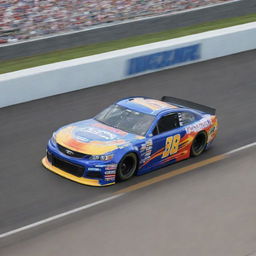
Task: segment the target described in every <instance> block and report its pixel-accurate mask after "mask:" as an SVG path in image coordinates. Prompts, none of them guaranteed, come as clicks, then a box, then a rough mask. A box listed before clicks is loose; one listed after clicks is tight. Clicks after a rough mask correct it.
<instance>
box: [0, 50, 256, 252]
mask: <svg viewBox="0 0 256 256" xmlns="http://www.w3.org/2000/svg"><path fill="white" fill-rule="evenodd" d="M255 81H256V51H250V52H245V53H240V54H236V55H232V56H228V57H224V58H219V59H215V60H212V61H207V62H204V63H198V64H193V65H188V66H185V67H180V68H176V69H171V70H166V71H162V72H157V73H154V74H149V75H145V76H141V77H137V78H132V79H129V80H125V81H120V82H115V83H111V84H108V85H104V86H98V87H94V88H89V89H84V90H80V91H76V92H71V93H66V94H63V95H58V96H53V97H49V98H45V99H41V100H36V101H33V102H29V103H24V104H19V105H16V106H11V107H6V108H2V109H0V120H1V126H0V134H1V154H0V163H1V172H0V189H1V193H0V234H1V233H4V232H7V231H10V230H13V229H16V228H19V227H22V226H24V225H28V224H31V223H34V222H36V221H39V220H42V219H45V218H47V217H51V216H53V215H56V214H59V213H62V212H65V211H67V210H71V209H73V208H76V207H79V206H81V205H85V204H88V203H92V202H95V201H97V200H100V199H102V198H106V197H108V196H111V195H113V194H114V193H115V192H117V191H119V190H121V189H123V188H126V187H128V186H131V185H133V184H137V183H140V182H142V181H146V180H148V179H150V178H152V177H156V176H158V175H161V174H164V173H168V172H171V171H173V170H176V169H179V168H181V167H184V166H189V165H191V164H193V163H197V162H200V161H202V160H205V159H208V158H210V157H213V156H216V155H219V154H222V153H225V152H227V151H230V150H232V149H235V148H238V147H241V146H243V145H246V144H249V143H252V142H255V141H256V135H255V130H256V118H255V109H256V100H255V98H256V97H255V96H256V87H255V86H256V85H255ZM135 95H145V96H150V97H153V98H156V99H159V98H161V97H162V96H163V95H170V96H174V97H180V98H184V99H188V100H192V101H195V102H198V103H202V104H206V105H209V106H212V107H215V108H216V109H217V115H218V117H219V134H218V137H217V139H216V141H215V143H214V144H213V147H212V148H211V149H210V150H209V151H208V152H206V153H204V154H203V155H202V156H200V157H198V158H193V159H189V160H186V161H183V162H180V163H177V164H173V165H171V166H168V167H166V168H162V169H160V170H158V171H154V172H152V173H150V174H147V175H143V176H140V177H134V178H133V179H132V180H130V181H127V182H124V183H119V184H116V185H114V186H111V187H106V188H95V187H89V186H83V185H80V184H77V183H74V182H71V181H69V180H67V179H64V178H62V177H59V176H57V175H55V174H53V173H51V172H49V171H47V170H46V169H44V167H42V166H41V163H40V161H41V158H42V157H43V156H44V155H45V146H46V143H47V140H48V139H49V138H50V137H51V134H52V132H53V131H54V130H56V129H57V128H58V127H60V126H63V125H64V124H67V123H70V122H74V121H77V120H82V119H87V118H90V117H92V116H93V115H95V114H96V113H97V112H99V111H100V110H101V109H103V108H105V107H106V106H108V105H109V104H111V103H112V102H114V101H115V100H118V99H120V98H122V97H127V96H135ZM254 163H255V148H253V149H248V150H247V151H245V152H243V153H241V154H238V155H237V156H233V157H231V158H230V159H226V160H223V161H220V162H218V163H215V164H212V165H209V166H206V167H204V168H199V169H198V170H194V171H191V172H189V173H186V174H183V175H180V176H177V177H175V178H173V179H169V180H167V181H164V182H160V183H158V184H157V185H156V184H155V185H152V186H149V187H148V188H144V189H141V190H138V191H136V192H132V193H130V194H128V195H126V196H125V197H123V198H121V199H117V200H116V201H115V202H111V203H106V204H105V205H102V206H101V207H95V208H93V209H90V210H89V211H88V212H87V215H88V216H87V215H86V214H82V213H81V214H79V215H78V216H77V215H76V216H73V217H69V218H67V219H65V220H62V221H57V222H54V223H52V224H51V225H47V227H42V228H41V229H40V228H37V229H34V230H31V231H30V234H27V236H25V235H24V234H20V236H18V237H16V238H15V239H13V238H11V237H10V238H8V239H7V240H8V241H7V243H8V244H9V246H12V245H13V244H16V246H17V240H22V239H23V242H21V245H20V247H14V249H13V248H12V247H10V248H7V249H6V248H5V249H3V254H1V255H5V253H6V255H15V252H18V253H19V254H17V255H30V254H31V255H33V253H32V251H23V249H24V248H25V249H26V248H30V250H33V246H32V244H35V246H39V245H40V244H41V242H39V241H40V237H41V236H43V241H44V243H42V244H41V245H44V248H45V250H46V248H48V249H49V248H52V247H51V246H52V245H50V242H49V241H48V242H47V240H46V237H48V235H49V238H50V237H51V236H54V235H55V236H57V233H58V231H61V230H62V232H60V235H62V236H63V237H62V239H63V240H62V243H63V246H62V250H63V251H58V250H57V249H56V248H55V249H56V251H55V253H52V252H51V251H47V252H46V251H45V253H42V255H75V251H73V253H72V250H75V249H74V248H73V249H71V251H70V250H68V249H67V248H66V247H65V243H64V241H65V239H67V240H68V239H69V243H71V241H72V237H68V230H69V228H70V230H77V229H79V227H81V225H82V224H81V223H80V224H81V225H80V224H79V222H78V220H79V221H84V222H86V220H88V223H87V224H86V225H87V226H86V232H87V235H85V238H86V237H87V239H88V240H87V241H88V244H86V240H85V241H84V244H83V246H84V248H80V249H81V251H83V250H84V252H85V251H86V249H85V248H86V246H87V252H88V254H86V255H99V253H104V252H106V254H105V255H120V254H118V252H120V251H119V249H120V250H122V248H125V252H126V253H123V254H121V255H142V252H143V250H142V247H143V248H144V247H145V248H146V246H149V248H150V244H151V246H152V245H153V244H152V243H153V242H152V241H158V240H159V241H160V242H159V243H160V244H157V245H155V247H154V248H155V251H154V250H152V251H151V252H152V254H150V252H149V251H147V250H145V252H146V254H148V255H157V254H156V252H157V251H158V252H161V253H160V254H159V255H168V253H171V252H173V253H174V254H169V255H242V256H245V255H249V253H252V252H253V250H256V231H255V230H256V224H255V216H256V200H255V192H256V189H255V187H256V186H255V171H256V168H255V164H254ZM253 168H254V169H253ZM241 182H242V184H243V186H239V184H241ZM201 186H202V187H201ZM200 187H201V188H202V189H200ZM203 188H204V189H205V190H204V189H203ZM207 188H209V189H210V191H211V194H210V195H209V193H207ZM184 189H185V190H184ZM154 191H155V192H154ZM184 191H185V192H184ZM183 193H185V194H183ZM164 195H166V196H164ZM167 195H168V197H167ZM178 199H180V200H178ZM183 200H184V202H186V205H187V207H185V206H184V205H183V206H182V203H181V202H183ZM198 200H199V201H200V202H199V201H198ZM169 203H170V204H169ZM188 205H190V207H188ZM227 205H229V206H230V208H225V207H227ZM142 208H143V209H142ZM129 209H132V210H131V211H129ZM136 209H137V210H138V211H139V212H140V213H141V214H139V213H138V212H136ZM154 209H158V211H156V210H154ZM161 209H162V214H163V215H162V216H161ZM221 209H224V210H225V211H224V213H225V218H221V216H222V215H221V214H218V212H220V211H221ZM168 210H169V211H170V214H169V215H168V214H166V213H167V212H168ZM214 210H216V214H215V213H214ZM179 211H181V212H179ZM142 213H143V214H142ZM149 213H150V214H149ZM224 213H223V214H224ZM152 214H153V215H152ZM147 216H149V217H148V222H145V218H146V220H147ZM168 216H169V217H170V221H171V222H173V225H174V226H173V227H174V229H173V233H172V231H171V230H172V228H171V226H170V224H167V222H168ZM200 216H201V217H202V216H203V217H202V218H200ZM207 216H209V219H208V217H207ZM115 217H116V219H115ZM183 217H184V218H183ZM206 217H207V220H208V221H206V219H204V218H206ZM229 217H230V218H231V220H232V221H229V220H230V219H229ZM115 220H116V225H115ZM140 220H142V222H140ZM163 221H166V225H164V223H163ZM89 222H91V224H89ZM97 223H99V226H97ZM106 223H108V229H104V230H103V231H101V230H100V228H99V227H100V226H101V227H104V225H105V224H106ZM129 223H133V225H132V226H131V227H133V228H134V229H135V230H134V234H133V235H132V234H131V233H129V232H132V229H131V227H130V228H128V226H129ZM140 223H142V224H140ZM156 223H159V230H158V229H157V225H156ZM209 223H210V224H209ZM92 224H94V225H92ZM135 224H136V226H135ZM72 225H76V227H70V226H72ZM122 225H124V227H126V228H122ZM136 227H137V228H138V230H137V229H136ZM160 227H161V229H160ZM164 227H166V228H167V229H168V231H166V232H167V233H165V234H169V235H170V241H169V242H168V237H166V236H165V235H162V236H163V237H162V238H161V234H162V233H161V232H164ZM202 227H205V228H204V229H203V231H204V232H203V233H200V234H199V233H195V234H194V233H193V232H192V231H193V230H197V229H198V230H201V229H202ZM221 227H223V228H224V227H225V228H224V231H223V232H220V230H218V228H219V229H221ZM53 230H54V231H53ZM107 231H109V232H107ZM218 231H219V233H218ZM65 232H67V235H66V237H65V234H66V233H65ZM79 232H81V230H80V231H77V234H80V233H79ZM84 232H85V230H84ZM111 232H113V234H114V235H115V236H116V237H113V234H112V235H111ZM127 232H128V233H127ZM136 232H138V235H139V236H140V238H139V237H138V241H137V239H135V240H136V241H135V244H134V247H132V246H128V244H129V243H131V241H130V239H131V238H132V237H134V236H136ZM143 232H144V236H143ZM150 232H152V233H150ZM215 232H217V234H220V236H217V235H216V233H215ZM236 232H238V233H236ZM239 232H242V233H239ZM39 234H40V235H39ZM127 234H129V235H127ZM149 234H151V235H149ZM154 234H155V236H154ZM239 234H240V235H239ZM90 235H92V237H90ZM31 236H33V237H35V238H34V239H35V241H34V242H35V243H34V242H33V243H32V242H30V243H29V242H26V239H31ZM122 236H123V239H124V240H122V239H121V238H122ZM141 236H142V237H141ZM172 236H173V238H171V237H172ZM200 236H202V237H201V238H202V239H201V238H200ZM241 237H243V239H244V240H241ZM80 238H81V236H80ZM89 238H90V239H89ZM92 238H95V240H94V244H93V241H92ZM146 238H148V239H146ZM36 239H38V241H37V242H38V243H36ZM54 239H57V240H56V241H58V239H61V238H60V236H59V237H58V238H56V237H55V238H54ZM76 239H77V240H76V242H75V241H73V242H74V243H71V244H73V245H74V246H75V245H76V246H75V247H76V248H77V251H76V254H77V255H80V253H79V244H80V245H81V243H82V241H81V239H80V240H79V238H76ZM111 239H112V240H111ZM113 239H117V241H119V243H114V242H113V241H114V240H113ZM125 239H127V240H125ZM139 239H140V240H139ZM200 239H201V240H200ZM213 239H214V241H217V240H218V239H219V240H218V241H219V244H218V243H216V244H215V243H211V242H210V241H213ZM78 241H80V243H78ZM109 241H112V242H109ZM125 241H126V243H125ZM139 241H141V243H139ZM206 241H208V244H207V242H206ZM5 242H6V239H5ZM121 242H123V247H122V246H121V244H122V243H121ZM201 242H204V244H203V245H202V246H201V245H200V243H201ZM239 242H240V244H239ZM24 243H25V244H26V243H28V244H27V246H25V245H24ZM57 243H58V242H57ZM161 243H162V244H161ZM163 243H164V244H163ZM22 244H23V245H22ZM100 244H104V246H103V247H101V246H100ZM147 244H148V245H147ZM108 245H109V246H110V247H111V248H115V249H114V250H110V247H109V248H108ZM199 245H200V246H199ZM208 245H209V246H208ZM214 245H216V246H217V247H216V249H218V250H219V251H218V250H217V251H214ZM253 245H254V247H255V248H253ZM47 246H48V247H47ZM115 246H116V247H115ZM157 246H159V248H158V247H157ZM232 246H233V248H232ZM236 246H237V248H240V251H239V250H234V248H236ZM15 248H16V249H15ZM35 248H37V251H36V252H37V254H34V255H41V254H38V252H39V251H38V250H39V248H38V247H35ZM35 248H34V249H35ZM65 248H66V249H65ZM69 248H71V247H69ZM93 248H97V250H96V251H95V254H94V253H93V250H94V249H93ZM100 248H101V249H102V250H100ZM129 248H133V250H132V251H131V253H129ZM136 248H137V250H136ZM179 248H183V249H184V248H185V249H184V250H183V251H179ZM189 248H190V249H189ZM197 248H198V250H199V249H200V248H203V249H202V251H201V253H200V251H197V250H196V249H197ZM9 249H10V251H9ZM157 249H158V250H157ZM193 249H194V251H193ZM221 249H223V250H221ZM15 250H16V251H15ZM186 250H187V251H186ZM229 250H230V251H229ZM0 252H1V249H0ZM65 252H66V254H65ZM96 252H97V253H96ZM136 252H137V254H136ZM191 252H194V253H195V254H194V253H191ZM206 252H211V253H209V254H207V253H206ZM215 252H218V253H215ZM222 252H223V253H222ZM51 253H52V254H51ZM190 253H191V254H190ZM81 255H85V254H82V252H81Z"/></svg>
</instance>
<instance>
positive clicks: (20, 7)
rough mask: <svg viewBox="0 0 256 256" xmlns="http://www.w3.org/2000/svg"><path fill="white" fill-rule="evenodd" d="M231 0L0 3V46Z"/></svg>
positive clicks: (3, 0)
mask: <svg viewBox="0 0 256 256" xmlns="http://www.w3.org/2000/svg"><path fill="white" fill-rule="evenodd" d="M227 1H230V0H65V1H63V0H0V43H8V42H16V41H19V40H24V39H29V38H35V37H38V36H45V35H51V34H54V33H60V32H68V31H78V30H81V29H84V28H87V27H89V26H92V25H98V24H104V23H109V22H114V21H122V20H129V19H133V18H137V17H144V16H152V15H159V14H165V13H171V12H175V11H181V10H186V9H191V8H196V7H200V6H205V5H209V4H215V3H220V2H227Z"/></svg>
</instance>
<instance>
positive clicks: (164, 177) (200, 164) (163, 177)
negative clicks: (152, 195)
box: [114, 154, 227, 194]
mask: <svg viewBox="0 0 256 256" xmlns="http://www.w3.org/2000/svg"><path fill="white" fill-rule="evenodd" d="M225 158H227V155H225V154H222V155H218V156H215V157H211V158H209V159H206V160H203V161H201V162H198V163H194V164H191V165H189V166H185V167H183V168H180V169H177V170H174V171H171V172H169V173H166V174H163V175H160V176H157V177H154V178H152V179H149V180H146V181H143V182H140V183H138V184H135V185H132V186H129V187H127V188H124V189H121V190H118V191H117V192H115V193H114V194H122V193H128V192H131V191H135V190H138V189H141V188H144V187H147V186H149V185H152V184H155V183H158V182H160V181H163V180H167V179H170V178H172V177H175V176H177V175H180V174H183V173H186V172H189V171H192V170H194V169H197V168H199V167H203V166H206V165H208V164H211V163H215V162H218V161H220V160H222V159H225Z"/></svg>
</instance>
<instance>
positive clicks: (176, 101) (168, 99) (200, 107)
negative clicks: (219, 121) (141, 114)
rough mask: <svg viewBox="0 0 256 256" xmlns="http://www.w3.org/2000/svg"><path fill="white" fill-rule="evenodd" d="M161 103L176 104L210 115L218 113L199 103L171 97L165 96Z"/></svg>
mask: <svg viewBox="0 0 256 256" xmlns="http://www.w3.org/2000/svg"><path fill="white" fill-rule="evenodd" d="M161 101H164V102H167V103H171V104H174V105H178V106H180V107H187V108H192V109H196V110H199V111H202V112H205V113H207V114H210V115H215V113H216V109H215V108H211V107H208V106H205V105H201V104H198V103H195V102H192V101H188V100H183V99H178V98H174V97H169V96H163V97H162V98H161Z"/></svg>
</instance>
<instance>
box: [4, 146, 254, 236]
mask: <svg viewBox="0 0 256 256" xmlns="http://www.w3.org/2000/svg"><path fill="white" fill-rule="evenodd" d="M254 146H256V142H253V143H250V144H247V145H245V146H242V147H239V148H236V149H234V150H231V151H228V152H226V153H223V154H220V155H217V156H214V157H211V158H208V159H206V160H203V161H200V162H197V163H195V164H191V165H188V166H185V167H183V168H180V169H177V170H174V171H171V172H169V173H166V174H163V175H160V176H157V177H154V178H151V179H148V180H146V181H143V182H140V183H138V184H135V185H131V186H129V187H127V188H125V189H121V190H119V191H117V192H115V193H114V195H113V196H110V197H107V198H105V199H102V200H98V201H95V202H93V203H90V204H86V205H83V206H81V207H78V208H75V209H73V210H69V211H66V212H63V213H60V214H57V215H54V216H52V217H49V218H46V219H43V220H41V221H37V222H34V223H32V224H29V225H26V226H23V227H20V228H17V229H14V230H11V231H8V232H5V233H2V234H0V239H2V238H6V237H9V236H11V235H15V234H17V233H20V232H22V231H26V230H29V229H32V228H35V227H38V226H41V225H43V224H46V223H49V222H52V221H54V220H57V219H60V218H63V217H66V216H69V215H72V214H74V213H77V212H81V211H84V210H86V209H89V208H92V207H94V206H97V205H100V204H103V203H106V202H109V201H111V200H114V199H116V198H119V197H121V196H123V195H125V194H126V193H129V192H132V191H135V190H138V189H141V188H144V187H146V186H149V185H152V184H155V183H158V182H160V181H163V180H166V179H170V178H172V177H175V176H177V175H180V174H184V173H186V172H189V171H192V170H194V169H197V168H200V167H203V166H206V165H209V164H211V163H215V162H218V161H220V160H223V159H226V158H228V157H230V156H231V155H233V154H235V153H237V152H240V151H243V150H246V149H248V148H251V147H254Z"/></svg>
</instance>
